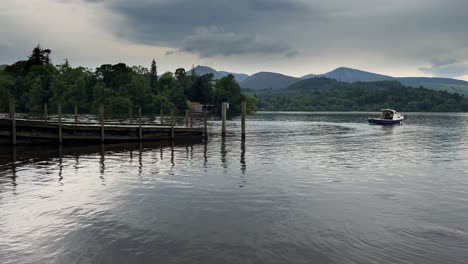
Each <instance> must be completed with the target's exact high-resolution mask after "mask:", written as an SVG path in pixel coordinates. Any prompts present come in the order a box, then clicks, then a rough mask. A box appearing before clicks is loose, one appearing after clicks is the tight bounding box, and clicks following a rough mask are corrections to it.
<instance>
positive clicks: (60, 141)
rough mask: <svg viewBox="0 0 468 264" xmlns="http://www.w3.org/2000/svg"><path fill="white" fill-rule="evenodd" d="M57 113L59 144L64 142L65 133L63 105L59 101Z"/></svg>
mask: <svg viewBox="0 0 468 264" xmlns="http://www.w3.org/2000/svg"><path fill="white" fill-rule="evenodd" d="M57 115H58V141H59V144H62V142H63V137H62V136H63V135H62V105H61V104H60V103H59V104H58V105H57Z"/></svg>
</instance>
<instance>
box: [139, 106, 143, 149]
mask: <svg viewBox="0 0 468 264" xmlns="http://www.w3.org/2000/svg"><path fill="white" fill-rule="evenodd" d="M138 139H139V140H140V141H141V140H143V128H142V127H141V106H140V107H138Z"/></svg>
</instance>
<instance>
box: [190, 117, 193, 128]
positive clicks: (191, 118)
mask: <svg viewBox="0 0 468 264" xmlns="http://www.w3.org/2000/svg"><path fill="white" fill-rule="evenodd" d="M190 127H193V116H190Z"/></svg>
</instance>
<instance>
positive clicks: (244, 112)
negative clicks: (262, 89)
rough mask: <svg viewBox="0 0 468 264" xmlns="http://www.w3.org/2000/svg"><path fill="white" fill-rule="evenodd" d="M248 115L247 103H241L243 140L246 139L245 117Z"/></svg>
mask: <svg viewBox="0 0 468 264" xmlns="http://www.w3.org/2000/svg"><path fill="white" fill-rule="evenodd" d="M246 115H247V103H246V102H245V101H242V102H241V127H242V138H243V139H244V138H245V117H246Z"/></svg>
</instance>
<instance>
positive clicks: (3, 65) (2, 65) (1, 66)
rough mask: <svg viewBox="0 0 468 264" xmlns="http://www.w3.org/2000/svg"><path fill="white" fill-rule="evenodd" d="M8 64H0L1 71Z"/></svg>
mask: <svg viewBox="0 0 468 264" xmlns="http://www.w3.org/2000/svg"><path fill="white" fill-rule="evenodd" d="M7 66H8V65H7V64H1V65H0V71H3V69H5V68H6V67H7Z"/></svg>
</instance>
